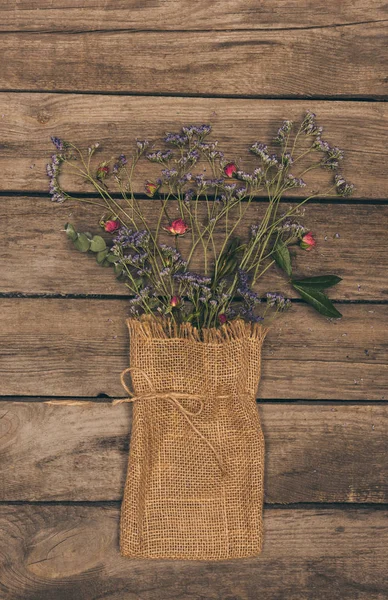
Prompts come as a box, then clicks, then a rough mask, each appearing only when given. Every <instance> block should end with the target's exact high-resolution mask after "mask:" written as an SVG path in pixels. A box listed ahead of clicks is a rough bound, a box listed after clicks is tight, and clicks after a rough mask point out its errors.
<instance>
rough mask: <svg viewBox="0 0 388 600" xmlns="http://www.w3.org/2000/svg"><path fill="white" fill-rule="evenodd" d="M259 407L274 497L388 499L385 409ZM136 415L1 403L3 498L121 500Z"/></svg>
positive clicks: (269, 497)
mask: <svg viewBox="0 0 388 600" xmlns="http://www.w3.org/2000/svg"><path fill="white" fill-rule="evenodd" d="M259 411H260V415H261V420H262V426H263V431H264V436H265V445H266V457H265V461H266V476H265V502H266V503H271V504H273V503H275V504H279V503H281V504H289V503H296V502H352V503H354V502H386V501H387V499H388V486H387V482H386V481H385V479H384V474H385V459H386V454H387V450H388V442H387V439H388V436H387V434H388V407H387V406H386V405H382V406H376V405H374V406H362V405H356V406H354V405H353V406H344V405H330V404H329V405H327V406H322V405H314V406H311V405H295V404H267V405H265V404H264V405H261V406H260V407H259ZM131 414H132V413H131V411H130V410H129V408H128V406H124V405H121V406H117V407H112V406H111V404H110V403H90V402H89V403H88V402H85V403H84V404H83V405H81V406H68V405H66V404H64V405H49V404H46V403H42V402H6V401H3V402H1V403H0V449H1V453H2V462H1V464H0V500H1V501H15V500H17V501H23V500H25V501H47V500H51V501H52V500H55V501H63V500H65V501H67V500H72V501H100V500H104V501H106V500H109V501H111V500H120V499H121V496H122V490H123V486H124V481H125V476H126V467H127V460H128V445H129V437H130V421H131V419H130V415H131ZM37 432H38V435H37ZM355 455H356V456H357V461H356V462H355Z"/></svg>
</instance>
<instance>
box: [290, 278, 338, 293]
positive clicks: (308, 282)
mask: <svg viewBox="0 0 388 600" xmlns="http://www.w3.org/2000/svg"><path fill="white" fill-rule="evenodd" d="M340 281H342V279H341V277H338V276H337V275H319V276H318V277H306V278H305V279H293V280H292V282H291V283H292V285H294V284H295V285H299V286H300V287H303V288H308V289H310V288H314V289H316V290H326V289H327V288H329V287H333V285H336V284H337V283H339V282H340Z"/></svg>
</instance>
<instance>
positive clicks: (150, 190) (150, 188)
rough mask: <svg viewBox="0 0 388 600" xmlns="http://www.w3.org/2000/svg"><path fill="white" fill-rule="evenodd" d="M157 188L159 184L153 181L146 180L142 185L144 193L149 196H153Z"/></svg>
mask: <svg viewBox="0 0 388 600" xmlns="http://www.w3.org/2000/svg"><path fill="white" fill-rule="evenodd" d="M159 188H160V185H158V184H157V183H153V182H152V181H146V183H145V185H144V189H145V193H146V194H147V196H148V197H149V198H153V197H154V196H155V194H156V192H157V191H158V189H159Z"/></svg>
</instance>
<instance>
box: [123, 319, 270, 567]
mask: <svg viewBox="0 0 388 600" xmlns="http://www.w3.org/2000/svg"><path fill="white" fill-rule="evenodd" d="M127 325H128V328H129V332H130V365H131V366H130V367H129V368H128V369H125V371H123V373H122V376H121V380H122V384H123V387H124V389H125V390H126V392H127V393H128V398H123V399H120V400H117V401H115V402H114V403H115V404H119V403H121V402H132V403H133V421H132V435H131V443H130V453H129V462H128V472H127V479H126V483H125V488H124V497H123V502H122V507H121V523H120V549H121V553H122V554H123V555H124V556H127V557H131V558H172V559H174V558H175V559H192V560H200V559H203V560H222V559H228V558H242V557H245V556H255V555H257V554H259V553H260V551H261V546H262V539H263V535H262V506H263V478H264V438H263V434H262V430H261V425H260V419H259V413H258V409H257V405H256V390H257V385H258V382H259V379H260V358H261V346H262V343H263V340H264V337H265V334H266V330H264V329H263V328H262V327H261V326H260V325H258V324H247V323H244V322H243V321H234V322H232V323H230V324H227V326H223V328H221V329H214V330H205V331H204V332H202V334H201V336H202V337H200V334H199V332H198V331H197V330H195V329H194V328H192V327H191V326H190V325H188V324H185V325H182V326H172V325H171V323H169V322H163V321H162V320H158V321H157V320H155V319H154V320H146V319H143V320H140V321H139V320H134V319H128V320H127ZM129 372H130V373H131V380H132V387H131V388H129V387H128V386H127V384H126V382H125V376H126V375H127V373H129ZM187 403H189V404H190V407H191V408H187ZM193 403H196V405H197V406H198V408H196V409H192V404H193Z"/></svg>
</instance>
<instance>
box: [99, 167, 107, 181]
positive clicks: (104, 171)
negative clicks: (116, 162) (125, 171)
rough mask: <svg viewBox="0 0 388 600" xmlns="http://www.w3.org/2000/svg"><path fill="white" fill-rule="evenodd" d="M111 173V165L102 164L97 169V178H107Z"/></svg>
mask: <svg viewBox="0 0 388 600" xmlns="http://www.w3.org/2000/svg"><path fill="white" fill-rule="evenodd" d="M108 175H109V167H108V166H107V165H100V166H99V167H98V169H97V179H105V177H107V176H108Z"/></svg>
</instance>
